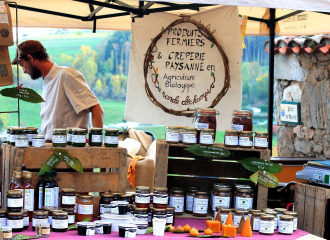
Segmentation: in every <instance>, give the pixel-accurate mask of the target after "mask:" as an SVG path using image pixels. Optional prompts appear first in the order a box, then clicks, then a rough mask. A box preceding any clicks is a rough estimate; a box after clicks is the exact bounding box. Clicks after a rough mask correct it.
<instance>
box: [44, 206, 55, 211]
mask: <svg viewBox="0 0 330 240" xmlns="http://www.w3.org/2000/svg"><path fill="white" fill-rule="evenodd" d="M42 209H43V210H45V211H50V210H54V209H58V208H57V207H54V206H43V207H42Z"/></svg>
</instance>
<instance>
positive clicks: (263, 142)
mask: <svg viewBox="0 0 330 240" xmlns="http://www.w3.org/2000/svg"><path fill="white" fill-rule="evenodd" d="M254 146H256V147H265V148H267V147H268V140H267V138H259V137H255V138H254Z"/></svg>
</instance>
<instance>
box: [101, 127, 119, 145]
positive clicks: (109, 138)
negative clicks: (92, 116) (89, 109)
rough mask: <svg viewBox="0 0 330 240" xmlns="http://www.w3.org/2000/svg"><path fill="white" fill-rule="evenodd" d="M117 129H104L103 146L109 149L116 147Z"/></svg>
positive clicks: (117, 139)
mask: <svg viewBox="0 0 330 240" xmlns="http://www.w3.org/2000/svg"><path fill="white" fill-rule="evenodd" d="M118 141H119V129H111V128H107V129H105V136H104V146H106V147H109V148H116V147H118Z"/></svg>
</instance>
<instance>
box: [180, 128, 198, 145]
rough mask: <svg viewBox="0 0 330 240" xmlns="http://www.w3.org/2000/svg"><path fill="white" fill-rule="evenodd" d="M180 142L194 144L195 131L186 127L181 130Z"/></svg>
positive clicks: (195, 140)
mask: <svg viewBox="0 0 330 240" xmlns="http://www.w3.org/2000/svg"><path fill="white" fill-rule="evenodd" d="M182 142H183V143H185V144H196V143H197V129H196V128H190V127H186V128H185V129H184V130H183V138H182Z"/></svg>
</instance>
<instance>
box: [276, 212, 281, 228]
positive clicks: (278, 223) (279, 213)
mask: <svg viewBox="0 0 330 240" xmlns="http://www.w3.org/2000/svg"><path fill="white" fill-rule="evenodd" d="M281 215H283V213H281V212H278V213H277V215H276V217H277V221H276V223H277V226H279V225H280V216H281Z"/></svg>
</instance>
